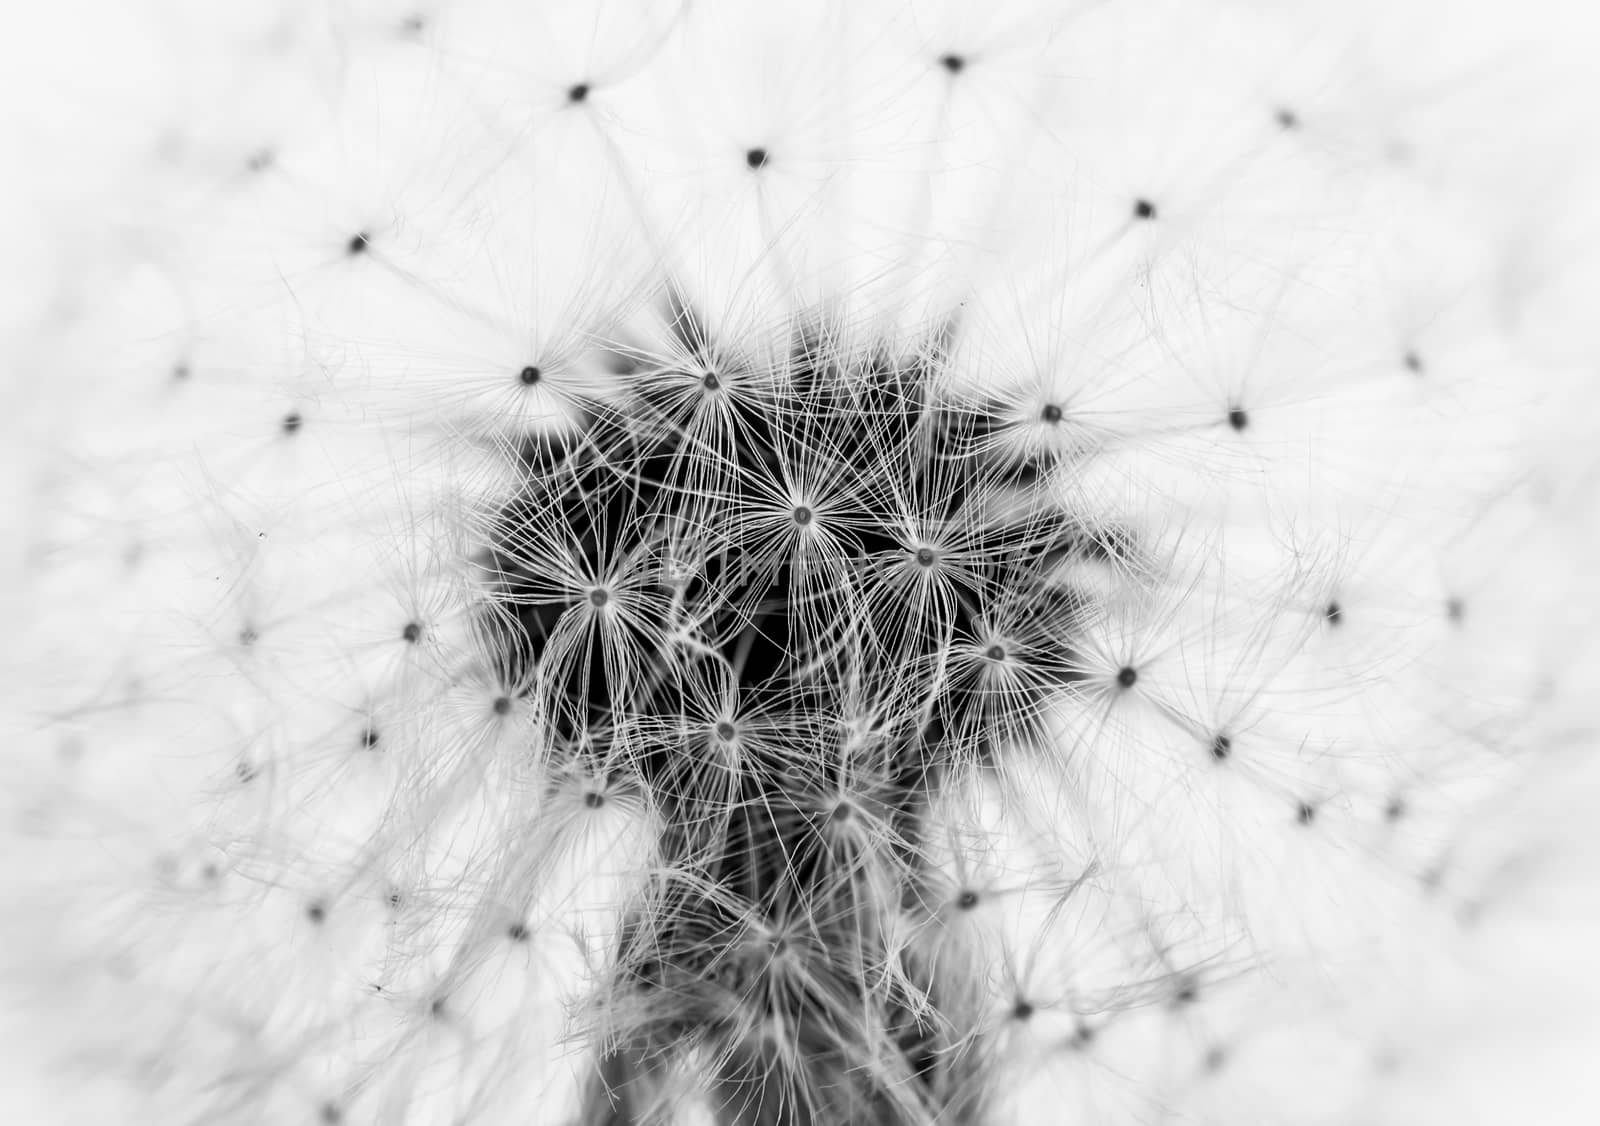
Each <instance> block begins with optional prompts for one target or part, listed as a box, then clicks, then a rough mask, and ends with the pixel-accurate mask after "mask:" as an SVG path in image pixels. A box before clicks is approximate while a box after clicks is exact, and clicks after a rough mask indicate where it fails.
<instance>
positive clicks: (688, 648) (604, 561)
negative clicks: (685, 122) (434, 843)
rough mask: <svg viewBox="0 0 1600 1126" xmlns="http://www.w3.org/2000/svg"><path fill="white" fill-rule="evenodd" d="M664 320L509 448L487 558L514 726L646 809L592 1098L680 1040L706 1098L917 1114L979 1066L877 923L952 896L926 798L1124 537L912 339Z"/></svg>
mask: <svg viewBox="0 0 1600 1126" xmlns="http://www.w3.org/2000/svg"><path fill="white" fill-rule="evenodd" d="M669 319H670V323H671V327H672V332H673V335H674V337H675V344H676V346H675V347H673V348H670V349H668V350H667V352H668V353H670V354H668V355H661V354H654V353H652V352H651V350H649V349H638V350H632V349H630V350H626V351H621V352H619V353H618V354H617V355H616V362H615V363H614V364H613V365H612V366H613V368H614V369H615V373H616V381H615V385H614V386H612V387H609V388H607V389H606V390H605V392H604V393H601V392H595V393H592V394H588V395H583V394H574V395H572V396H571V397H570V399H569V406H570V410H569V411H568V413H567V419H566V420H565V422H564V423H563V424H562V425H559V426H554V427H551V428H549V429H546V430H544V431H542V432H541V433H540V434H539V435H538V436H536V437H534V438H531V439H529V440H528V441H526V442H524V443H523V444H522V446H521V449H520V458H521V463H522V465H523V466H524V468H525V475H526V485H525V487H523V488H522V490H521V492H520V494H519V495H518V496H517V497H516V498H515V499H514V500H513V501H512V502H511V503H509V504H508V505H506V506H505V507H504V508H503V509H502V511H500V512H499V514H498V517H497V522H496V529H495V535H494V540H493V543H494V548H493V552H492V555H491V558H490V560H489V571H490V574H491V575H492V580H493V591H494V597H493V600H492V613H494V614H495V615H497V616H498V617H499V618H500V619H502V622H503V628H501V629H499V630H498V631H496V632H497V633H498V634H499V635H501V636H503V637H505V638H506V639H507V644H506V646H505V652H504V660H505V662H506V668H505V670H504V675H505V680H506V682H507V683H509V684H513V685H516V686H518V691H519V693H520V694H522V695H524V696H525V697H526V698H527V699H528V701H529V702H530V703H531V706H532V708H533V711H534V714H536V715H537V716H539V717H540V720H541V723H540V725H539V728H540V731H541V738H542V739H544V740H545V741H546V745H545V746H544V747H542V748H541V753H542V754H543V755H546V756H549V758H550V759H551V761H553V762H557V763H560V764H562V765H564V766H565V765H573V766H577V767H578V768H581V769H582V770H584V771H586V772H589V773H591V774H592V775H594V776H596V777H598V778H602V779H604V783H603V788H602V789H597V790H596V792H595V793H594V794H593V797H592V800H594V801H603V800H604V797H603V796H602V790H617V789H620V790H622V791H623V792H632V793H635V794H638V795H640V796H641V797H642V798H644V799H645V800H647V801H648V802H649V804H650V805H651V806H652V807H653V808H654V809H655V810H656V811H657V812H658V814H659V817H660V821H661V823H662V824H663V825H664V826H665V829H664V834H663V840H662V842H661V849H662V858H663V861H664V869H663V870H664V871H665V872H666V875H664V876H662V877H661V878H660V879H658V880H656V881H654V883H653V884H652V886H651V887H650V888H649V889H648V890H647V891H646V892H645V896H646V899H647V902H646V903H644V904H641V905H640V907H639V908H638V913H639V914H640V916H641V917H647V918H648V919H649V924H648V925H647V926H645V925H639V926H634V927H633V928H631V929H630V930H629V931H628V933H627V934H626V935H625V937H624V939H623V941H622V944H621V949H620V951H619V957H618V961H617V964H616V967H615V971H614V989H613V994H614V995H613V996H612V997H610V998H609V1001H608V1007H609V1009H610V1010H611V1015H610V1017H609V1019H608V1023H610V1024H611V1025H612V1033H611V1037H610V1039H611V1042H612V1043H613V1045H614V1049H613V1050H614V1053H615V1055H614V1057H613V1058H612V1059H611V1061H610V1062H609V1063H608V1065H607V1068H606V1071H607V1074H608V1075H609V1076H610V1078H609V1079H608V1080H607V1086H608V1087H609V1088H610V1089H609V1090H608V1091H607V1092H606V1093H605V1096H606V1099H607V1100H608V1102H609V1101H612V1100H614V1099H616V1098H617V1097H619V1095H618V1090H619V1089H620V1088H621V1087H622V1086H623V1085H624V1084H623V1083H622V1082H621V1080H620V1079H619V1075H620V1074H627V1075H643V1074H646V1073H648V1072H650V1071H652V1070H655V1069H659V1068H661V1067H663V1066H666V1062H667V1059H668V1057H670V1056H671V1055H672V1054H673V1053H675V1052H678V1051H680V1050H681V1049H682V1047H683V1045H684V1044H686V1043H697V1044H703V1045H704V1046H705V1047H706V1049H707V1050H708V1051H709V1052H711V1053H712V1055H713V1056H714V1058H715V1061H716V1062H715V1071H716V1074H717V1076H718V1079H719V1082H720V1084H721V1086H722V1087H723V1088H724V1093H723V1095H722V1097H721V1099H720V1101H721V1104H722V1106H723V1108H724V1110H725V1111H726V1112H727V1113H728V1114H729V1115H730V1116H731V1117H730V1118H729V1120H730V1121H739V1122H745V1121H750V1122H756V1121H759V1122H774V1123H779V1122H802V1121H829V1122H845V1121H852V1122H854V1121H860V1122H867V1121H871V1122H896V1121H922V1120H926V1118H927V1117H929V1116H931V1115H932V1114H934V1113H935V1112H936V1110H937V1108H938V1107H939V1106H941V1105H945V1104H947V1103H949V1102H950V1101H951V1100H953V1099H957V1098H960V1097H970V1092H971V1090H972V1089H973V1085H972V1084H967V1083H956V1082H954V1081H953V1076H954V1075H955V1074H956V1073H958V1072H959V1071H960V1070H961V1067H962V1063H961V1060H962V1053H961V1052H959V1051H954V1050H953V1046H954V1045H956V1044H958V1043H959V1042H961V1040H962V1039H963V1037H965V1036H967V1035H968V1034H969V1033H970V1030H968V1029H962V1028H960V1027H959V1019H958V1018H954V1017H952V1015H951V1014H950V1013H948V1012H946V1011H944V1009H943V1008H942V1007H941V1006H940V1005H939V1004H938V999H937V997H936V994H937V992H938V989H937V987H936V986H935V984H934V974H933V971H932V967H931V966H927V965H920V964H917V963H918V959H917V957H916V955H915V949H916V944H915V942H914V941H913V940H909V939H908V937H907V927H906V925H905V924H904V923H903V921H902V920H905V919H909V920H911V927H912V929H915V926H916V925H917V920H918V918H919V916H920V918H921V919H922V921H923V922H924V923H925V924H931V923H932V922H933V921H935V920H936V917H937V914H938V912H939V910H940V909H941V906H942V903H943V900H944V899H945V898H948V889H942V888H938V887H934V886H929V880H928V879H927V878H926V876H925V873H924V871H923V869H924V865H923V864H922V863H921V862H920V861H919V855H920V853H921V829H920V825H921V822H922V819H923V812H924V810H925V808H926V805H927V802H928V799H929V795H930V794H931V793H932V792H933V791H934V790H936V789H937V788H938V787H940V786H941V785H944V784H948V783H949V782H950V779H951V776H952V774H955V773H960V774H963V775H964V774H966V773H967V772H971V771H982V770H985V769H989V768H991V767H992V766H993V764H994V762H995V761H996V758H997V756H1000V757H1003V756H1004V755H1005V753H1006V750H1007V748H1008V747H1010V746H1013V745H1015V744H1017V743H1019V742H1020V743H1025V744H1036V743H1037V742H1038V741H1039V740H1040V739H1041V738H1042V736H1043V735H1044V727H1043V724H1044V722H1045V718H1044V717H1045V711H1044V709H1045V707H1046V705H1047V703H1048V701H1049V700H1050V699H1051V697H1052V695H1053V694H1055V693H1058V692H1060V691H1061V690H1062V689H1064V688H1065V687H1067V686H1068V685H1070V684H1072V683H1073V682H1074V681H1076V680H1078V679H1081V678H1082V673H1081V672H1080V671H1079V670H1078V669H1077V668H1076V667H1075V661H1074V655H1073V650H1072V646H1071V641H1070V639H1071V637H1072V633H1073V628H1074V623H1075V622H1076V621H1077V620H1079V619H1080V618H1081V616H1082V615H1083V614H1084V613H1085V612H1086V608H1087V607H1088V606H1089V605H1090V603H1091V601H1092V599H1091V597H1090V596H1089V595H1088V594H1086V593H1085V592H1084V591H1083V590H1082V589H1081V588H1079V587H1078V586H1076V585H1075V584H1074V583H1073V581H1072V575H1073V573H1074V568H1075V566H1076V565H1078V564H1081V563H1083V562H1084V561H1085V560H1101V561H1103V560H1105V559H1107V558H1108V557H1109V556H1111V555H1112V554H1113V553H1115V552H1117V551H1119V550H1121V549H1122V545H1121V541H1120V538H1119V537H1116V536H1112V535H1107V534H1098V535H1097V534H1096V533H1095V531H1094V529H1092V528H1088V527H1086V526H1084V525H1083V524H1082V523H1081V522H1078V521H1075V520H1073V519H1072V518H1070V516H1069V515H1068V514H1067V510H1066V509H1064V508H1063V505H1062V501H1061V496H1062V493H1063V481H1062V477H1063V473H1064V472H1066V469H1067V467H1068V466H1070V464H1071V461H1072V456H1071V451H1070V449H1069V448H1067V447H1066V446H1064V445H1061V444H1060V443H1054V444H1052V443H1050V442H1047V441H1041V440H1039V435H1038V433H1037V432H1038V431H1039V430H1040V428H1043V429H1044V430H1046V431H1048V430H1050V429H1052V428H1055V427H1058V426H1059V425H1060V423H1061V420H1062V412H1061V409H1060V408H1059V407H1057V406H1053V405H1052V406H1046V407H1045V408H1044V409H1043V410H1042V411H1041V412H1040V414H1039V416H1038V417H1037V418H1024V417H1013V415H1014V414H1015V412H1009V411H1007V409H1006V408H1005V407H1004V406H1003V405H1001V404H997V403H995V402H994V401H992V400H985V399H983V398H980V397H977V396H974V395H972V394H970V393H964V392H962V391H960V390H958V389H957V388H956V387H955V386H954V385H953V384H952V383H951V382H950V381H949V380H947V379H944V378H942V377H941V371H942V368H941V357H940V352H939V349H938V347H937V346H936V345H935V344H930V345H929V346H927V347H924V348H921V349H917V350H915V351H913V352H911V353H909V354H907V353H901V354H896V353H893V352H891V351H889V350H887V349H872V348H848V347H844V346H842V345H841V343H840V341H841V338H842V334H841V333H838V332H835V331H833V330H832V329H831V327H830V326H829V325H828V324H827V323H826V322H821V321H819V322H815V323H811V324H809V325H806V326H803V327H799V328H796V329H795V331H794V332H793V333H792V334H791V336H790V339H789V341H788V347H787V348H786V349H785V350H784V354H782V355H780V356H778V357H776V358H774V357H771V356H768V357H739V356H736V355H733V354H731V350H730V349H727V348H722V347H719V346H718V345H717V342H715V341H713V340H711V339H710V338H709V336H708V333H707V332H706V330H705V328H704V326H703V325H702V324H701V323H700V322H699V321H698V319H697V318H696V317H695V315H694V313H693V311H692V310H691V309H689V308H687V307H686V306H685V305H684V304H683V303H682V302H675V303H674V304H673V306H672V311H671V316H670V318H669ZM685 361H693V362H685ZM962 896H965V897H966V898H967V899H975V895H974V893H972V892H970V891H965V892H960V893H958V895H957V901H958V902H957V905H958V907H959V906H968V907H970V905H971V904H961V903H960V902H959V900H960V899H961V897H962ZM618 1069H622V1070H621V1072H619V1070H618ZM819 1071H820V1072H822V1073H825V1074H826V1075H827V1076H829V1077H831V1078H819V1075H818V1074H817V1073H818V1072H819ZM912 1077H915V1078H916V1080H917V1082H915V1083H912V1082H909V1080H910V1079H911V1078H912ZM819 1099H826V1100H827V1105H820V1106H819V1105H816V1104H817V1102H818V1100H819Z"/></svg>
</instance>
